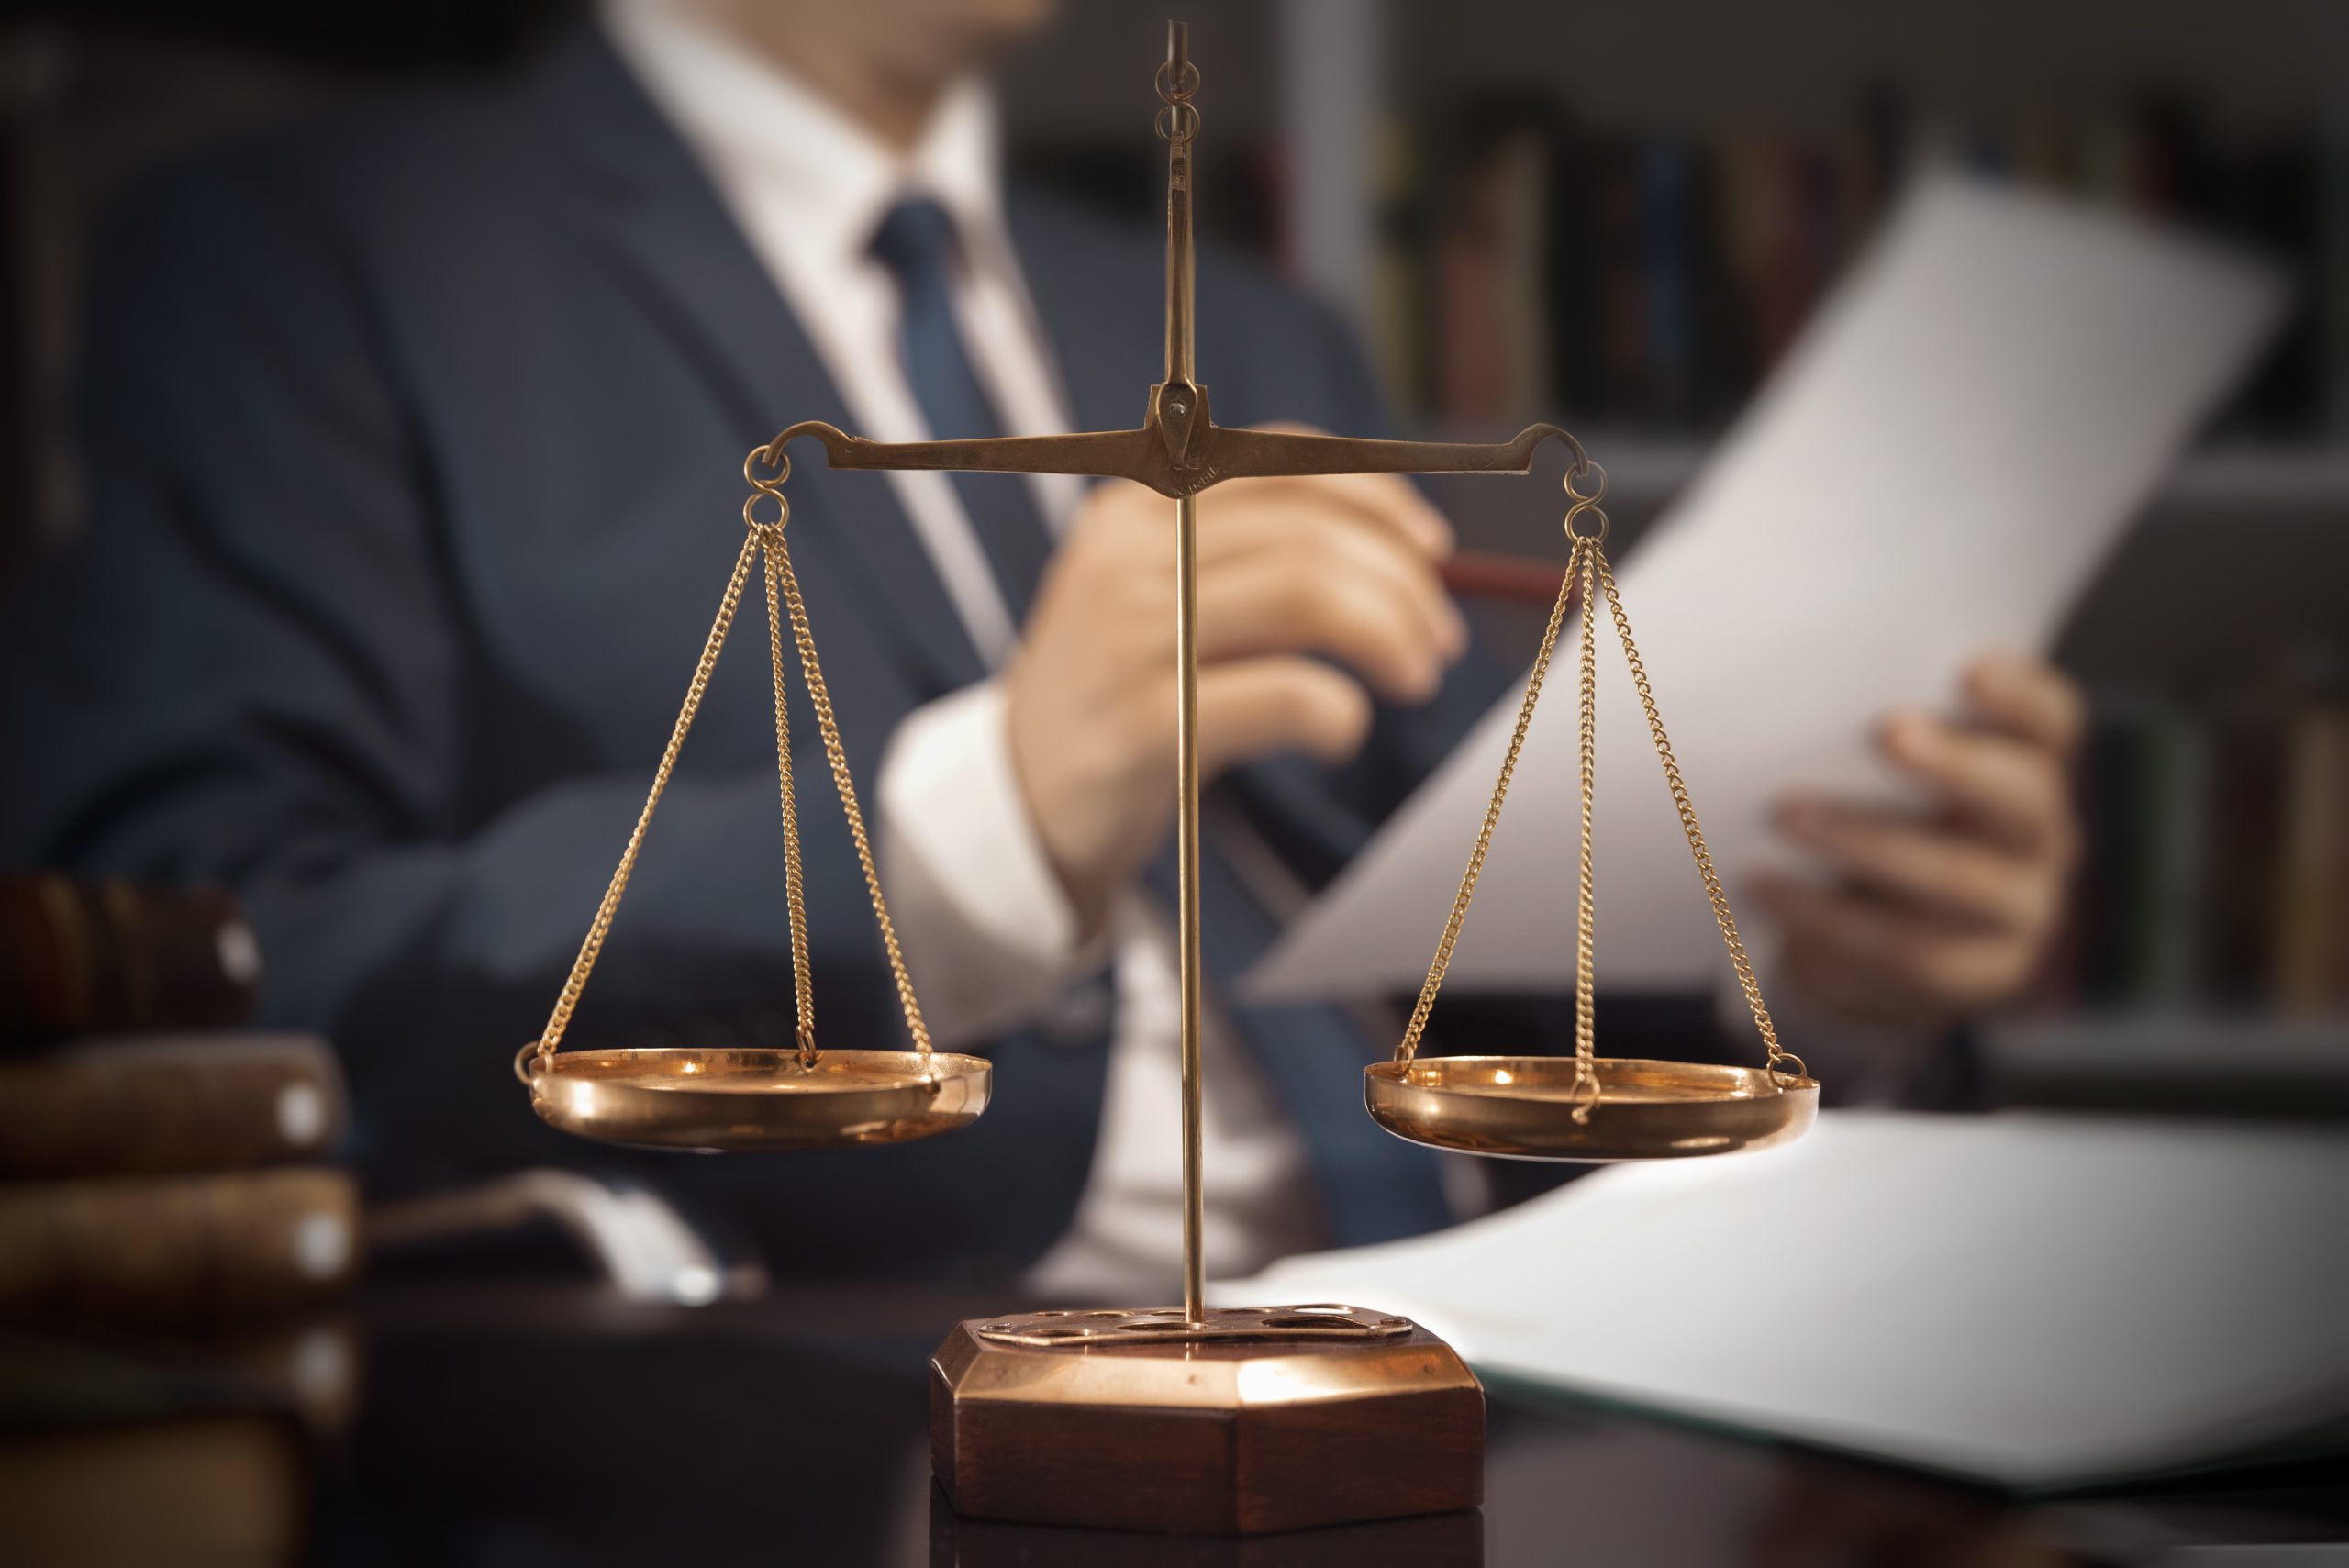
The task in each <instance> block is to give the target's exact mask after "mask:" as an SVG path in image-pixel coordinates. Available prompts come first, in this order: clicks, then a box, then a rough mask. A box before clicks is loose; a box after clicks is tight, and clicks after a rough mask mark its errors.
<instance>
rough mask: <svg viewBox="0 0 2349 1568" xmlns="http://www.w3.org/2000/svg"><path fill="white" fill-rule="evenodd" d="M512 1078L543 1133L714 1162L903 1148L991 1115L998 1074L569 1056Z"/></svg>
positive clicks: (890, 1058)
mask: <svg viewBox="0 0 2349 1568" xmlns="http://www.w3.org/2000/svg"><path fill="white" fill-rule="evenodd" d="M537 1051H538V1046H537V1044H536V1042H533V1043H532V1044H530V1045H529V1046H526V1047H524V1048H523V1051H522V1052H521V1054H520V1055H519V1056H518V1057H517V1058H516V1060H515V1067H516V1071H517V1072H518V1073H519V1075H520V1077H521V1079H522V1082H523V1083H525V1084H528V1085H529V1090H530V1106H531V1108H532V1109H534V1110H536V1111H537V1112H538V1113H539V1116H540V1119H542V1120H544V1121H545V1122H546V1123H547V1124H548V1125H549V1126H551V1127H557V1128H561V1129H562V1130H563V1131H565V1132H572V1133H577V1134H578V1135H579V1136H581V1137H583V1138H592V1139H596V1140H598V1141H601V1142H606V1143H627V1144H635V1145H637V1146H639V1147H642V1148H652V1149H685V1150H698V1151H704V1152H707V1153H718V1152H723V1151H736V1150H753V1149H839V1148H846V1147H852V1146H855V1145H858V1144H868V1143H905V1142H909V1141H911V1140H914V1139H917V1138H928V1137H930V1136H931V1135H933V1134H935V1133H941V1132H952V1131H953V1130H955V1129H957V1128H963V1127H968V1126H969V1125H970V1124H971V1123H972V1122H974V1121H976V1120H977V1119H978V1118H979V1113H980V1112H982V1111H984V1110H985V1109H986V1108H987V1096H988V1095H989V1093H990V1092H991V1091H992V1089H993V1087H994V1077H995V1073H994V1070H993V1068H992V1067H991V1066H990V1065H989V1064H988V1063H987V1062H985V1060H984V1059H982V1058H980V1057H976V1056H963V1055H959V1054H956V1053H954V1052H952V1051H927V1052H925V1051H824V1052H823V1053H822V1054H821V1055H819V1056H818V1057H817V1058H816V1060H815V1061H814V1062H812V1063H810V1062H803V1061H802V1059H801V1056H800V1053H799V1052H798V1051H787V1050H767V1049H742V1050H708V1051H697V1050H683V1049H679V1050H669V1049H662V1050H647V1051H560V1052H558V1053H556V1054H555V1055H554V1056H552V1057H550V1058H547V1059H546V1060H545V1061H544V1062H540V1060H539V1059H538V1057H537Z"/></svg>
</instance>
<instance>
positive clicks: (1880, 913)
mask: <svg viewBox="0 0 2349 1568" xmlns="http://www.w3.org/2000/svg"><path fill="white" fill-rule="evenodd" d="M1755 891H1756V893H1757V894H1758V895H1759V896H1760V898H1761V900H1762V904H1763V906H1764V907H1765V908H1766V909H1768V910H1769V911H1770V913H1771V914H1772V916H1773V917H1776V920H1777V922H1778V926H1779V931H1780V935H1781V938H1782V940H1784V942H1785V944H1786V947H1787V951H1788V952H1789V953H1790V954H1791V953H1795V952H1803V953H1805V954H1806V960H1805V962H1807V963H1808V964H1809V965H1811V966H1812V967H1813V968H1814V969H1816V968H1818V967H1820V966H1832V967H1836V968H1840V969H1842V970H1846V971H1848V972H1850V974H1851V975H1852V976H1853V977H1854V978H1853V979H1852V980H1851V981H1850V982H1849V984H1858V983H1859V982H1858V981H1857V978H1856V977H1857V976H1861V975H1867V976H1872V977H1873V984H1875V985H1876V987H1877V988H1878V990H1879V994H1881V995H1898V994H1899V993H1901V992H1907V993H1909V994H1910V995H1914V996H1915V997H1917V998H1919V999H1920V1000H1924V1001H1927V1002H1929V1003H1931V1004H1932V1006H1936V1007H1938V1008H1942V1009H1946V1010H1952V1011H1959V1012H1964V1011H1968V1010H1971V1009H1974V1008H1976V1007H1984V1006H1990V1005H1992V1004H1994V1003H1997V1002H1999V1001H2003V1000H2004V999H2005V998H2006V997H2008V996H2009V995H2012V994H2013V992H2014V989H2015V988H2016V987H2017V986H2018V985H2020V984H2022V982H2023V981H2024V980H2025V979H2027V978H2028V977H2029V969H2030V965H2031V962H2032V958H2033V955H2034V952H2035V951H2036V950H2035V949H2034V948H2033V946H2032V944H2031V943H2030V942H2029V941H2027V940H2022V939H2021V938H2019V937H2017V936H2015V935H2013V934H2012V933H2009V932H2006V931H1976V930H1966V929H1960V928H1956V927H1953V926H1951V925H1950V924H1949V923H1948V922H1947V921H1945V920H1942V919H1938V918H1936V917H1933V916H1931V915H1927V914H1922V913H1920V912H1918V911H1915V910H1911V909H1904V908H1901V907H1899V906H1896V905H1892V904H1889V903H1887V902H1886V901H1885V900H1883V899H1881V898H1877V897H1874V896H1872V895H1868V894H1865V893H1862V892H1858V891H1855V890H1853V889H1851V888H1848V887H1837V886H1817V885H1812V884H1804V883H1797V882H1789V881H1786V880H1783V879H1777V878H1772V879H1767V880H1765V881H1764V882H1762V883H1761V884H1759V885H1758V886H1757V887H1756V889H1755Z"/></svg>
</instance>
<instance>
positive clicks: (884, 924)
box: [517, 448, 931, 1082]
mask: <svg viewBox="0 0 2349 1568" xmlns="http://www.w3.org/2000/svg"><path fill="white" fill-rule="evenodd" d="M765 450H766V449H764V448H761V449H758V450H755V451H753V452H752V453H751V456H752V457H753V458H757V457H760V456H761V455H762V454H763V452H764V451H765ZM776 466H777V467H778V468H779V469H780V472H779V473H776V474H775V475H774V477H773V478H769V479H760V478H757V477H754V476H751V475H750V473H749V467H750V465H749V463H748V462H745V464H744V473H745V476H746V477H751V484H752V485H753V486H754V488H755V490H756V491H757V492H758V493H759V494H763V495H772V496H773V497H774V499H775V501H776V503H777V505H778V508H779V516H777V517H775V519H774V521H772V522H768V521H764V520H762V519H760V518H758V517H754V516H753V515H752V513H751V506H752V505H753V504H754V503H755V502H756V501H757V499H758V496H757V495H752V496H751V498H750V500H748V501H746V502H744V504H743V508H742V515H743V521H744V522H745V523H746V524H748V525H749V526H748V530H747V532H746V533H745V535H744V538H743V540H742V548H741V550H740V553H738V554H737V555H736V556H735V558H734V569H733V571H732V573H730V574H729V576H728V578H727V580H726V592H725V594H724V595H723V596H722V597H721V598H720V599H719V601H718V615H717V617H716V618H715V619H713V620H712V622H711V623H710V628H709V636H708V637H707V639H705V640H704V641H703V644H702V650H701V657H700V659H699V660H698V661H697V662H696V663H695V665H694V674H693V680H692V681H691V682H690V683H689V684H687V686H686V688H685V702H684V704H683V705H682V706H680V707H679V708H678V710H677V718H676V722H675V723H674V725H673V726H671V728H670V731H669V742H668V744H667V746H665V747H664V748H662V753H661V762H660V766H659V767H657V768H656V769H654V770H653V774H652V787H651V791H650V792H649V793H648V794H647V795H645V799H644V806H643V809H642V810H641V811H640V812H639V813H638V814H637V818H636V826H635V827H634V828H632V829H631V830H630V831H629V838H628V844H627V846H626V847H625V848H623V849H622V850H621V851H620V862H619V865H618V868H616V869H615V870H614V871H613V873H612V877H611V881H610V882H609V883H608V884H606V886H605V889H604V895H603V898H602V900H601V901H600V902H599V903H598V904H597V905H596V917H595V919H594V920H593V921H592V922H591V923H590V924H589V926H588V928H587V936H586V940H584V941H583V942H581V943H580V947H579V953H578V956H577V957H576V958H575V959H573V961H572V965H571V973H569V975H568V976H566V977H565V979H564V980H563V984H562V992H561V993H560V994H559V995H557V996H556V998H555V1005H554V1011H553V1013H552V1014H551V1016H550V1017H549V1018H548V1019H547V1026H546V1029H544V1030H543V1031H542V1032H541V1033H540V1036H539V1040H538V1044H537V1047H536V1049H535V1051H532V1052H529V1060H530V1062H532V1064H533V1065H535V1066H537V1067H539V1068H541V1069H542V1068H544V1067H545V1066H546V1065H547V1063H548V1062H550V1061H551V1060H552V1058H553V1057H554V1054H555V1052H556V1051H557V1050H559V1049H560V1048H561V1046H562V1038H563V1035H564V1034H565V1033H566V1032H567V1031H568V1030H569V1029H570V1027H571V1018H572V1015H573V1012H574V1011H576V1009H577V1008H578V1006H579V998H580V995H581V993H582V992H584V990H585V989H586V985H587V977H588V975H589V974H591V973H594V971H595V968H596V960H597V959H598V958H599V957H600V956H601V955H602V953H603V950H604V941H605V939H606V938H607V936H608V935H609V934H610V932H611V927H612V919H613V917H614V916H615V915H616V914H618V910H619V905H620V899H621V896H622V895H624V894H626V893H627V891H628V884H629V877H630V876H631V875H632V874H633V873H634V872H635V870H636V862H637V857H638V855H639V854H640V852H641V851H642V850H643V847H644V835H645V833H646V831H647V830H648V829H649V828H651V825H652V814H653V812H654V811H655V810H656V809H657V808H658V807H659V806H660V804H661V796H662V793H663V792H664V791H666V790H667V788H668V787H669V780H670V777H671V775H672V774H673V773H674V772H675V770H676V765H677V757H678V754H679V753H680V752H681V751H683V750H684V749H685V735H686V733H687V732H688V731H689V730H691V729H692V728H693V724H694V719H695V717H696V716H697V715H698V714H699V713H700V711H701V705H702V699H703V697H704V696H705V695H707V692H708V689H709V680H710V675H711V673H713V672H714V671H715V670H716V668H717V666H718V654H719V653H720V652H721V651H723V650H724V649H725V646H726V638H727V634H728V632H729V631H730V630H731V629H732V628H733V625H734V617H735V615H736V613H737V612H738V611H739V610H740V606H741V602H742V590H743V588H744V587H745V586H746V585H747V584H748V583H749V581H750V575H751V563H752V561H753V559H754V558H758V559H761V562H762V565H763V572H762V575H763V577H764V579H765V589H766V598H767V651H768V662H769V665H770V668H771V670H772V673H773V676H774V736H775V771H776V775H777V781H778V787H779V792H780V799H781V802H782V808H783V853H784V884H785V902H786V904H787V906H788V908H789V911H790V925H791V970H792V983H793V991H794V1002H795V1006H796V1025H797V1029H796V1034H797V1042H798V1046H799V1060H800V1064H801V1065H802V1066H803V1067H812V1066H814V1065H815V1063H816V1061H817V1058H818V1053H817V1051H816V1001H815V986H814V983H813V974H812V967H813V966H812V964H811V963H810V961H809V958H808V951H807V945H808V944H807V884H806V878H805V875H804V873H803V871H802V868H801V860H800V852H799V812H798V802H797V795H796V789H795V787H794V784H793V780H792V772H791V717H790V707H789V703H788V700H787V689H786V686H785V673H784V661H783V625H784V622H785V619H786V618H787V619H788V620H789V622H790V625H791V634H792V640H793V643H794V645H795V646H796V650H797V652H798V655H799V667H800V673H801V675H802V677H803V678H804V679H805V680H806V681H807V695H808V701H809V704H810V706H813V707H814V708H815V710H816V726H817V729H818V732H819V733H820V734H821V736H822V738H823V743H824V756H825V760H826V762H828V764H829V767H830V770H831V774H832V782H833V783H834V784H836V785H837V786H838V788H839V790H840V796H841V815H842V816H843V817H846V818H847V821H848V830H849V837H850V838H851V840H853V842H854V843H855V846H856V858H857V863H858V865H859V866H860V868H861V869H862V870H863V873H864V886H865V891H866V893H867V894H868V895H870V897H871V899H872V903H873V916H874V923H875V924H876V925H877V926H878V927H879V928H880V932H881V945H882V947H883V949H884V950H885V952H886V953H887V955H888V960H889V973H890V976H891V978H892V980H893V982H894V983H895V985H896V994H897V1002H898V1006H900V1008H901V1009H902V1010H903V1012H904V1014H905V1019H906V1030H907V1033H908V1034H909V1035H911V1036H912V1037H913V1041H914V1047H915V1049H916V1050H917V1051H918V1052H919V1053H920V1054H921V1055H922V1056H924V1057H928V1056H930V1054H931V1045H930V1028H929V1026H928V1024H926V1023H925V1022H924V1021H923V1018H922V1016H921V1004H920V1003H919V1002H918V1001H917V1000H916V999H915V996H914V988H913V979H912V976H911V975H910V974H908V973H907V969H906V959H905V953H904V951H903V950H902V949H901V948H900V946H899V944H898V941H897V930H896V923H895V922H894V921H893V920H891V919H890V917H889V906H888V901H887V900H886V898H885V896H884V895H883V894H882V891H881V874H880V871H879V869H878V867H877V866H876V864H875V862H874V854H873V846H872V842H871V840H870V838H869V837H868V835H867V834H866V832H865V828H864V813H863V810H862V809H861V808H860V807H859V806H858V805H857V799H856V784H855V782H854V780H853V779H852V777H851V775H850V773H849V765H848V751H847V748H846V746H845V745H844V744H843V743H842V741H841V731H840V723H839V720H838V718H837V717H836V716H835V715H834V713H833V709H832V699H831V693H830V691H829V688H828V687H827V686H826V685H825V684H824V672H823V666H822V664H821V663H820V662H818V659H817V656H816V639H815V633H814V631H813V629H812V628H810V626H809V624H808V619H807V604H806V602H805V601H804V600H803V599H802V598H801V597H800V593H799V579H798V577H797V575H796V573H794V572H793V571H792V568H791V550H790V547H789V546H788V545H786V544H785V542H784V526H785V524H786V523H787V522H789V521H790V517H791V510H790V504H789V502H787V501H785V499H784V496H783V495H782V491H781V482H782V479H783V478H784V476H785V474H788V473H789V472H790V470H789V467H788V466H787V464H781V463H778V464H777V465H776ZM520 1065H521V1064H520V1062H518V1063H517V1069H518V1071H519V1069H520ZM525 1081H526V1082H527V1074H525Z"/></svg>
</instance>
